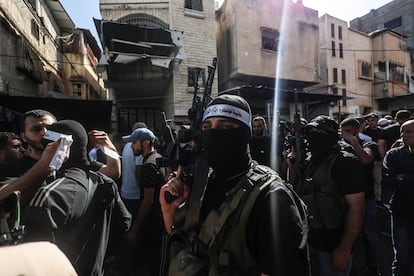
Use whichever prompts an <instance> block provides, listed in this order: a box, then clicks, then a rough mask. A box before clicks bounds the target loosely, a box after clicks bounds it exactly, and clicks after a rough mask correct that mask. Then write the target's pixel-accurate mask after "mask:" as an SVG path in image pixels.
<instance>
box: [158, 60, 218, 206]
mask: <svg viewBox="0 0 414 276" xmlns="http://www.w3.org/2000/svg"><path fill="white" fill-rule="evenodd" d="M216 66H217V58H216V57H215V58H213V62H212V65H209V66H208V77H207V81H206V84H205V87H204V91H203V97H202V98H200V97H199V96H197V90H198V85H197V82H198V77H199V74H200V71H201V70H200V69H199V68H197V70H196V84H195V85H194V96H193V102H192V106H191V108H190V109H189V110H188V117H189V118H190V120H191V125H190V128H189V129H181V130H180V131H179V132H178V140H179V142H180V143H187V142H189V141H193V142H194V147H193V149H192V150H191V151H190V152H189V151H187V152H186V150H185V149H181V148H180V153H179V155H180V158H179V159H180V161H179V165H180V167H181V169H180V170H179V173H180V175H179V176H180V178H181V180H182V181H183V183H185V184H186V185H188V186H192V185H193V182H198V179H196V177H195V176H196V174H199V172H200V171H201V170H200V169H201V168H202V169H204V167H205V164H204V163H205V162H202V161H201V159H202V158H201V151H200V148H201V147H200V141H199V136H200V133H201V122H202V120H203V114H204V111H205V110H206V108H207V104H208V103H209V101H210V100H211V90H212V86H213V81H214V74H215V71H216ZM165 198H166V201H167V202H168V203H170V202H172V201H173V200H174V199H175V198H174V197H173V196H172V195H170V194H169V193H166V195H165Z"/></svg>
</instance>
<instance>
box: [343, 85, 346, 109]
mask: <svg viewBox="0 0 414 276" xmlns="http://www.w3.org/2000/svg"><path fill="white" fill-rule="evenodd" d="M342 105H343V106H346V89H342Z"/></svg>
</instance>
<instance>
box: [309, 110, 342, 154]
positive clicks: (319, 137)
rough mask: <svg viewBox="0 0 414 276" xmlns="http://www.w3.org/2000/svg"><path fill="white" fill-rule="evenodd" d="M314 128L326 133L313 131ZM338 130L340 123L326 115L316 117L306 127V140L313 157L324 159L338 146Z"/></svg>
mask: <svg viewBox="0 0 414 276" xmlns="http://www.w3.org/2000/svg"><path fill="white" fill-rule="evenodd" d="M312 128H316V129H321V130H324V131H325V132H326V133H319V132H315V131H312ZM338 128H339V125H338V123H337V122H335V121H334V120H333V119H331V118H329V117H328V116H325V115H320V116H317V117H315V118H314V119H312V120H311V121H310V122H309V123H308V124H307V125H306V128H305V132H306V138H307V141H308V143H309V150H310V152H311V154H312V157H315V158H318V157H323V156H325V155H326V153H328V152H329V151H330V150H332V149H333V148H334V146H335V145H337V143H338V140H339V134H338Z"/></svg>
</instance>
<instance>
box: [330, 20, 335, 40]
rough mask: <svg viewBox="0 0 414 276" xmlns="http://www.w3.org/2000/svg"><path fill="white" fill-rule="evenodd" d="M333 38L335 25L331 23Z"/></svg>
mask: <svg viewBox="0 0 414 276" xmlns="http://www.w3.org/2000/svg"><path fill="white" fill-rule="evenodd" d="M331 37H335V25H334V24H333V23H331Z"/></svg>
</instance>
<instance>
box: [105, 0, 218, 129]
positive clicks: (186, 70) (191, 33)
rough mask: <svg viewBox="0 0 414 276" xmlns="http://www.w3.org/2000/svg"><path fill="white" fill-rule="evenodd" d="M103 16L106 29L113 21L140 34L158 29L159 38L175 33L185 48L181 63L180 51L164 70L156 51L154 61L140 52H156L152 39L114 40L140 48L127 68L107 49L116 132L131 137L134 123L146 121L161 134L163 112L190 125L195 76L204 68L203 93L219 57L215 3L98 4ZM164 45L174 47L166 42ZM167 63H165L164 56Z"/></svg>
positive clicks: (125, 0)
mask: <svg viewBox="0 0 414 276" xmlns="http://www.w3.org/2000/svg"><path fill="white" fill-rule="evenodd" d="M100 11H101V15H102V20H103V22H104V23H103V24H105V21H111V22H117V23H120V24H129V25H134V26H137V28H138V27H139V28H140V29H137V31H138V32H149V31H148V30H149V29H152V31H153V32H154V28H155V29H156V30H163V31H164V33H161V35H165V33H170V31H171V30H173V31H178V32H181V34H182V36H181V38H182V41H181V43H182V46H180V47H181V49H177V51H179V52H180V58H177V57H176V56H174V55H175V54H177V51H175V50H173V53H172V54H171V56H170V58H168V57H167V60H168V62H169V63H168V62H167V65H165V64H163V65H162V66H159V65H157V64H156V61H155V60H156V59H157V52H156V50H154V51H155V52H153V53H152V54H151V55H145V54H144V52H145V51H144V50H145V49H142V48H139V46H140V45H141V46H142V45H143V44H145V45H147V46H148V45H152V46H154V47H153V49H155V44H156V43H154V42H155V41H151V38H149V40H148V41H144V42H143V41H135V42H131V40H133V38H132V37H131V38H128V37H126V38H123V40H122V41H121V40H120V39H117V40H115V41H118V42H119V41H121V43H122V42H124V40H129V42H126V43H128V45H135V46H138V48H136V49H132V48H130V49H131V51H132V53H129V57H130V58H131V57H135V58H136V59H135V60H133V61H131V62H128V63H123V64H120V63H117V60H116V59H113V58H112V59H111V57H114V50H113V49H112V50H111V49H109V50H108V49H107V48H106V49H104V51H105V54H106V56H107V57H108V59H107V60H109V62H108V65H107V74H108V76H107V80H106V87H107V88H109V90H110V93H111V94H112V95H114V100H115V102H116V108H117V116H118V130H119V131H120V132H129V131H130V128H131V126H132V124H133V123H134V122H135V121H145V122H146V123H147V124H148V125H149V126H150V127H151V128H153V129H154V130H155V131H156V132H157V133H159V132H161V131H162V128H163V124H164V122H163V121H162V117H161V112H165V113H166V117H167V118H169V119H172V120H173V121H174V122H175V123H177V124H180V123H185V122H187V121H188V120H187V115H188V113H187V112H188V109H189V108H190V107H191V103H192V99H193V91H194V76H195V73H194V72H195V71H194V70H195V68H201V76H200V78H199V87H200V90H199V92H198V93H200V92H201V91H202V90H203V89H202V88H203V87H204V83H203V81H204V80H206V79H207V72H208V70H207V66H208V65H211V63H212V60H213V58H214V57H216V55H217V53H216V38H215V17H214V16H215V14H214V1H213V0H192V1H172V0H155V1H154V0H152V1H148V0H141V1H136V0H117V1H112V0H100ZM119 27H120V28H121V27H122V28H124V27H128V26H119ZM156 30H155V31H156ZM150 31H151V30H150ZM171 33H172V32H171ZM104 36H105V32H104ZM167 38H168V39H169V37H167ZM112 41H114V39H112ZM159 44H160V43H159ZM161 44H163V45H170V46H171V47H172V48H174V47H176V45H175V46H174V45H173V44H168V43H167V42H164V43H161ZM109 47H110V46H109ZM176 48H177V47H176ZM160 51H164V49H160ZM184 53H185V54H184ZM123 54H125V52H123ZM158 56H159V55H158ZM163 58H164V60H166V57H165V56H164V57H163ZM216 94H217V74H216V75H215V79H214V82H213V87H212V95H216Z"/></svg>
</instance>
